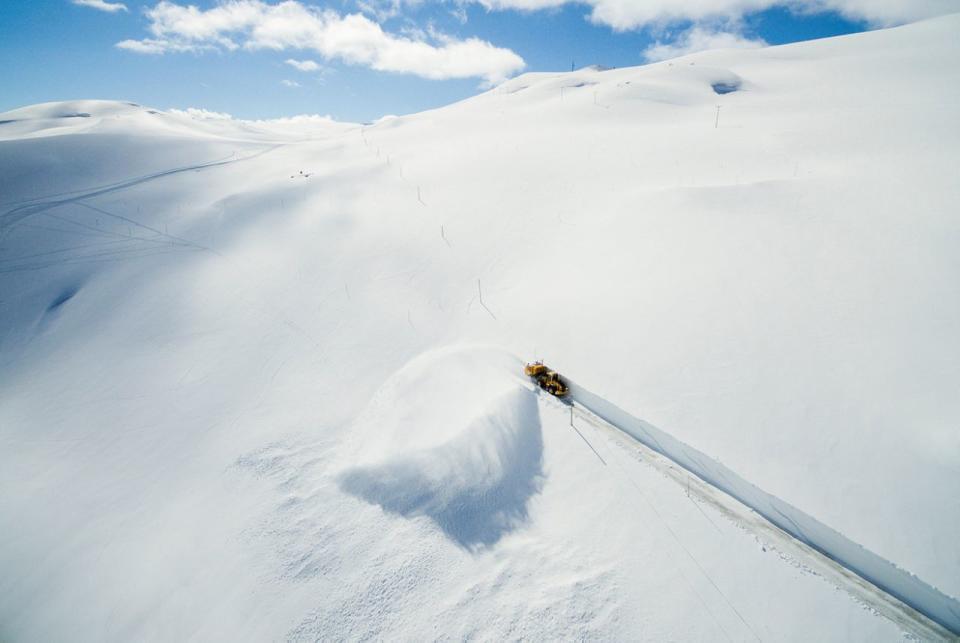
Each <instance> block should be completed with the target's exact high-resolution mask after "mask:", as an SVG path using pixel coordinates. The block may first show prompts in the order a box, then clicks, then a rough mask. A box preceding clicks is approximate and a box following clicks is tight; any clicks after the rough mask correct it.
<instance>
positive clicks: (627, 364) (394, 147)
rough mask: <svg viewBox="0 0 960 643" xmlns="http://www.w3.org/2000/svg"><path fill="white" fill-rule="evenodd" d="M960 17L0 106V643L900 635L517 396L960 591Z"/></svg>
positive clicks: (671, 487)
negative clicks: (129, 99)
mask: <svg viewBox="0 0 960 643" xmlns="http://www.w3.org/2000/svg"><path fill="white" fill-rule="evenodd" d="M958 28H960V17H958V16H948V17H945V18H941V19H937V20H932V21H927V22H923V23H918V24H915V25H910V26H906V27H901V28H897V29H891V30H886V31H877V32H871V33H866V34H859V35H855V36H849V37H843V38H836V39H830V40H824V41H817V42H810V43H802V44H796V45H790V46H784V47H775V48H770V49H764V50H753V51H718V52H707V53H702V54H695V55H692V56H688V57H685V58H680V59H677V60H673V61H667V62H663V63H658V64H655V65H649V66H645V67H639V68H629V69H618V70H609V71H596V70H584V71H580V72H573V73H564V74H527V75H524V76H521V77H518V78H515V79H513V80H511V81H509V82H507V83H505V84H504V85H502V86H501V87H498V88H496V89H494V90H491V91H489V92H487V93H485V94H483V95H480V96H478V97H475V98H473V99H470V100H467V101H463V102H461V103H458V104H455V105H451V106H449V107H446V108H443V109H438V110H433V111H430V112H425V113H422V114H416V115H411V116H404V117H396V118H388V119H382V120H381V121H378V122H377V123H375V124H373V125H369V126H360V125H350V124H341V123H334V122H331V121H328V120H325V119H294V120H291V121H287V122H282V123H277V122H238V121H232V120H224V119H200V118H192V117H190V116H189V115H185V114H182V113H179V114H178V113H163V112H156V111H155V110H150V109H147V108H144V107H140V106H135V105H130V104H124V103H114V102H102V101H78V102H72V103H55V104H46V105H40V106H33V107H27V108H23V109H20V110H15V111H13V112H8V113H6V114H0V123H2V124H0V445H2V448H0V488H2V489H3V493H2V494H0V527H2V528H0V571H2V572H3V573H2V575H0V639H3V640H7V639H12V640H45V639H49V640H54V639H56V640H62V639H65V638H70V639H76V638H81V639H88V640H105V639H106V640H128V639H141V640H142V639H147V640H169V639H183V638H189V637H194V638H198V639H211V638H213V639H227V638H242V639H250V640H262V639H275V638H284V637H289V638H296V639H315V638H321V637H322V638H339V637H351V638H353V637H356V638H360V637H380V638H401V639H422V638H435V637H445V636H449V637H457V638H459V637H462V636H474V637H479V638H487V639H501V638H520V637H526V638H571V637H605V638H622V639H646V640H663V639H698V640H716V639H722V638H728V639H732V640H747V639H754V638H761V639H762V640H831V639H833V640H851V639H852V640H877V639H895V638H897V637H898V635H899V629H898V628H897V626H896V625H894V624H893V623H891V622H890V621H888V620H885V619H883V618H881V617H878V616H876V615H875V614H873V613H872V612H870V611H869V610H865V609H863V608H862V607H861V605H860V604H858V603H857V602H855V601H854V600H852V599H851V598H850V597H849V596H848V595H847V594H845V593H844V592H838V591H836V590H835V589H834V587H833V586H832V585H830V584H829V583H828V582H824V580H823V579H821V578H819V577H817V576H815V575H813V574H811V573H809V570H807V569H806V568H805V567H804V566H803V565H802V564H801V563H797V562H796V561H794V563H795V564H793V565H791V564H790V561H789V560H787V561H785V560H783V559H782V558H781V556H779V555H778V554H777V553H776V552H775V551H774V550H772V549H770V548H765V547H763V546H760V545H758V541H757V540H756V538H755V536H754V535H753V534H752V533H750V532H749V531H743V530H741V529H740V528H738V527H737V526H736V525H735V524H733V523H731V522H730V521H729V520H727V519H725V518H724V517H723V516H720V515H719V514H715V513H711V511H712V510H711V509H710V508H708V507H707V508H704V507H700V506H699V505H698V504H697V503H696V502H695V501H692V500H691V499H690V498H689V497H687V495H686V494H685V492H684V490H683V489H682V488H679V487H678V486H677V485H676V484H674V482H673V481H671V480H667V479H665V478H663V476H661V475H660V474H659V473H657V471H656V470H655V469H654V468H651V467H649V466H647V465H646V464H645V463H643V462H638V461H637V460H636V459H635V458H633V457H632V456H631V455H630V453H629V452H628V451H625V450H624V449H623V448H622V447H621V446H619V445H618V443H617V442H616V441H614V440H610V439H608V438H606V437H604V435H603V434H602V433H600V432H591V430H590V429H589V428H588V427H586V428H584V430H585V431H586V433H585V435H586V437H588V438H589V439H591V440H593V441H594V442H595V447H596V448H597V451H598V453H600V454H601V456H602V457H603V458H604V460H606V461H608V462H607V464H606V465H604V464H602V463H601V462H600V461H599V459H598V458H597V457H596V456H595V454H594V453H592V452H591V451H590V449H588V448H587V446H586V445H585V444H584V443H583V441H582V440H581V439H580V437H579V436H578V435H577V434H576V433H575V432H573V431H572V430H571V429H570V427H569V418H568V416H567V414H566V412H565V410H564V409H562V408H559V407H557V406H556V405H552V404H550V403H549V401H545V400H538V398H535V397H533V396H532V394H530V393H529V391H527V389H526V388H524V384H523V382H522V381H521V380H520V379H519V377H518V373H519V371H520V365H521V361H520V360H521V359H530V358H533V357H544V358H546V359H547V360H548V363H550V364H551V365H552V366H554V367H557V368H559V369H560V370H561V372H565V373H569V374H570V375H571V376H572V377H574V378H575V379H576V380H577V381H578V382H580V383H582V384H584V385H585V386H588V387H589V388H590V389H591V390H592V391H594V392H597V393H600V394H602V395H603V396H604V397H605V398H607V399H609V400H611V401H613V402H614V403H615V404H617V405H618V406H620V407H621V408H623V409H626V410H628V411H630V412H632V413H635V414H637V415H639V416H641V417H643V418H645V419H647V420H649V421H650V422H652V423H654V424H655V425H656V426H658V427H660V428H662V429H663V430H666V431H668V432H670V433H671V434H672V435H674V436H675V437H677V438H678V439H680V440H682V441H683V442H685V443H687V444H689V445H691V446H693V447H695V448H696V449H698V450H700V451H702V452H704V453H707V454H710V455H712V456H714V457H716V458H718V459H720V460H721V461H722V462H723V463H724V464H725V465H726V466H727V467H729V468H730V469H732V470H734V471H736V472H738V473H739V474H740V475H741V476H743V477H744V478H746V479H747V480H750V481H751V482H753V483H754V484H756V485H758V486H760V487H761V488H763V489H764V490H765V491H767V492H769V493H771V494H774V495H775V496H777V497H779V498H782V499H783V500H785V501H786V502H789V503H791V504H792V505H794V506H796V507H798V508H800V509H801V510H803V511H805V512H806V513H808V514H810V515H812V516H815V517H816V518H817V519H819V520H820V521H822V522H824V523H825V524H827V525H830V526H831V527H833V528H835V529H836V530H838V531H840V532H841V533H843V534H844V535H845V536H847V537H848V538H850V539H851V540H853V541H854V542H857V543H860V544H862V545H864V546H865V547H867V548H869V549H871V550H872V551H874V552H876V553H877V554H879V555H881V556H883V557H884V558H886V559H888V560H890V561H892V562H894V563H896V564H897V565H899V566H901V567H903V568H906V569H908V570H910V571H911V572H913V573H915V574H917V575H918V576H920V577H921V578H922V579H924V580H925V581H927V582H929V583H931V584H933V585H935V586H937V587H938V588H939V589H940V590H942V591H944V592H946V593H948V594H952V595H954V596H957V595H960V580H958V579H960V548H958V547H957V545H956V543H957V542H958V541H960V495H958V494H957V493H956V490H957V488H960V435H958V432H957V430H956V427H957V426H958V424H960V402H958V399H957V396H956V391H957V390H958V388H960V335H958V333H957V329H958V328H960V299H958V297H957V296H956V293H957V292H958V291H960V277H958V276H960V253H958V252H957V242H958V238H960V234H958V233H960V217H958V215H957V212H958V206H960V182H958V181H957V180H956V168H957V167H958V166H960V123H958V121H957V119H956V113H957V107H958V104H960V100H958V99H960V82H958V81H960V77H958V76H960V72H958V71H957V70H958V66H957V63H958V59H960V44H958V41H957V39H956V37H955V34H956V33H957V30H958ZM730 90H734V91H730ZM718 106H719V109H718ZM494 347H495V348H494Z"/></svg>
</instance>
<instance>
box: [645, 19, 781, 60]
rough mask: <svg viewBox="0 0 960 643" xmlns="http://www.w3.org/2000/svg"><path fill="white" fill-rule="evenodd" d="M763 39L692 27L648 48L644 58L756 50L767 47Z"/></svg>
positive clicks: (663, 58) (731, 32)
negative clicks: (665, 41)
mask: <svg viewBox="0 0 960 643" xmlns="http://www.w3.org/2000/svg"><path fill="white" fill-rule="evenodd" d="M766 46H767V43H766V42H765V41H764V40H762V39H759V38H758V39H753V38H747V37H745V36H743V35H741V34H739V33H735V32H733V31H721V30H716V31H714V30H712V29H709V28H706V27H699V26H696V27H691V28H690V29H687V30H686V31H684V32H682V33H681V34H680V35H679V36H678V37H676V38H675V39H674V40H673V41H672V42H668V43H664V42H660V41H657V42H656V43H655V44H653V45H651V46H650V47H647V49H646V50H644V52H643V57H644V59H646V60H647V61H650V62H653V61H656V60H667V59H668V58H677V57H678V56H685V55H687V54H692V53H694V52H697V51H705V50H707V49H756V48H758V47H766Z"/></svg>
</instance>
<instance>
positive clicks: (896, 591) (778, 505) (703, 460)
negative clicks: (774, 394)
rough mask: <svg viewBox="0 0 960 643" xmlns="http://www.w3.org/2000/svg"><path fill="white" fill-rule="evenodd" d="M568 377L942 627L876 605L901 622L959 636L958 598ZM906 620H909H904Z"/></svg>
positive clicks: (655, 440) (581, 397)
mask: <svg viewBox="0 0 960 643" xmlns="http://www.w3.org/2000/svg"><path fill="white" fill-rule="evenodd" d="M568 382H569V384H570V396H571V399H572V400H573V401H574V402H575V403H576V404H577V405H579V406H582V407H583V408H585V409H586V410H588V411H589V412H591V413H592V414H593V415H595V416H596V417H597V418H599V419H601V420H603V421H604V422H606V423H608V424H609V425H610V426H612V427H614V428H616V429H619V430H620V431H623V432H624V433H626V434H627V435H629V436H630V437H632V438H634V439H635V440H637V441H638V442H640V443H641V444H642V445H644V446H645V447H647V448H649V449H652V450H653V451H655V452H656V453H659V454H660V455H662V456H665V457H667V458H669V459H670V460H671V461H673V462H675V463H676V464H678V465H680V466H681V467H683V468H684V469H685V470H687V471H689V472H690V473H692V474H694V475H696V476H697V477H698V478H700V479H701V480H703V481H704V482H706V483H708V484H710V485H712V486H713V487H715V488H716V489H719V490H720V491H723V492H724V493H726V494H728V495H729V496H731V497H732V498H734V499H736V500H738V501H739V502H741V503H743V504H744V505H745V506H747V507H749V508H750V509H752V510H754V511H756V512H757V513H758V514H760V515H761V516H763V518H765V519H766V520H768V521H770V522H771V523H773V524H774V525H776V526H777V527H778V528H779V529H781V530H783V531H784V532H786V533H787V534H789V535H790V536H792V537H793V538H795V539H797V540H798V541H800V542H801V543H803V544H804V545H807V546H808V547H810V548H812V549H813V550H815V551H817V552H819V553H820V554H823V555H824V556H826V557H828V558H829V559H831V560H833V561H835V562H836V563H838V564H840V565H841V566H843V567H844V568H846V569H848V570H850V571H852V572H854V573H855V574H857V575H858V576H860V577H861V578H863V579H865V580H867V581H869V582H870V583H872V584H873V585H875V586H876V587H878V588H879V589H881V590H882V591H883V592H885V593H887V594H889V595H890V596H891V597H893V598H895V599H897V600H898V601H900V602H902V603H903V604H905V605H907V606H909V607H910V608H912V609H913V610H916V611H917V612H919V613H920V614H922V615H923V616H926V617H927V618H929V619H930V620H932V621H933V622H934V623H935V624H936V625H939V626H941V627H942V628H945V629H941V628H938V627H936V626H934V627H930V626H929V625H924V624H923V622H922V620H921V619H916V618H915V619H909V616H908V617H907V618H908V619H909V620H908V621H906V622H904V621H903V619H902V613H903V610H898V609H896V608H894V609H893V610H891V609H890V608H889V607H888V606H883V607H882V608H881V610H882V611H883V612H884V613H885V615H887V616H888V617H890V618H892V619H893V620H896V621H899V622H901V624H903V625H905V626H907V627H910V626H911V625H913V628H914V629H915V628H918V627H919V629H920V630H921V632H922V633H924V634H930V633H933V634H936V635H938V636H941V637H949V636H950V634H951V633H952V634H953V635H956V636H960V602H958V601H957V600H956V599H954V598H951V597H949V596H947V595H945V594H943V593H942V592H940V591H938V590H937V589H936V588H934V587H931V586H930V585H929V584H927V583H925V582H923V580H921V579H920V578H918V577H916V576H915V575H913V574H911V573H910V572H908V571H906V570H903V569H900V568H899V567H897V566H896V565H894V564H893V563H891V562H890V561H887V560H884V559H883V558H881V557H880V556H877V555H876V554H875V553H873V552H871V551H870V550H868V549H865V548H864V547H862V546H861V545H859V544H857V543H854V542H852V541H851V540H850V539H848V538H847V537H845V536H844V535H843V534H840V533H838V532H837V531H835V530H833V529H831V528H830V527H828V526H827V525H824V524H823V523H821V522H820V521H818V520H817V519H816V518H813V517H812V516H809V515H807V514H805V513H804V512H802V511H800V510H799V509H797V508H796V507H793V506H791V505H790V504H788V503H786V502H784V501H783V500H781V499H780V498H777V497H775V496H772V495H770V494H769V493H766V492H765V491H763V490H762V489H760V488H758V487H756V486H755V485H753V484H751V483H749V482H747V481H746V480H744V479H743V478H742V477H740V476H739V475H738V474H736V473H735V472H734V471H731V470H730V469H729V468H728V467H725V466H724V465H723V464H721V463H720V462H718V461H716V460H714V459H713V458H710V457H709V456H707V455H705V454H703V453H701V452H699V451H697V450H696V449H694V448H692V447H690V446H689V445H686V444H684V443H683V442H681V441H679V440H677V439H676V438H674V437H673V436H671V435H670V434H669V433H667V432H665V431H662V430H661V429H658V428H657V427H655V426H653V425H652V424H650V423H649V422H645V421H643V420H641V419H639V418H637V417H634V416H633V415H631V414H629V413H627V412H626V411H624V410H622V409H620V408H619V407H617V406H616V405H614V404H612V403H610V402H609V401H607V400H605V399H603V398H602V397H600V396H598V395H596V394H595V393H592V392H590V391H589V390H587V389H585V388H584V387H582V386H580V385H579V384H576V383H574V382H572V381H570V380H568ZM865 600H868V601H869V602H870V603H873V604H876V602H877V601H876V600H875V599H866V598H865ZM881 600H882V599H881ZM911 620H912V621H913V623H910V621H911Z"/></svg>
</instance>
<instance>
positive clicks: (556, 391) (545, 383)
mask: <svg viewBox="0 0 960 643" xmlns="http://www.w3.org/2000/svg"><path fill="white" fill-rule="evenodd" d="M523 372H524V373H525V374H526V375H527V376H528V377H530V378H532V379H533V381H534V382H536V383H537V386H539V387H540V388H542V389H543V390H544V391H546V392H547V393H549V394H550V395H553V396H555V397H564V396H565V395H567V394H568V393H569V392H570V387H569V386H567V383H566V382H564V381H563V380H562V379H561V378H560V374H559V373H557V372H556V371H552V370H550V369H549V368H547V366H546V365H545V364H544V363H543V362H534V363H533V364H527V365H526V366H525V367H524V368H523Z"/></svg>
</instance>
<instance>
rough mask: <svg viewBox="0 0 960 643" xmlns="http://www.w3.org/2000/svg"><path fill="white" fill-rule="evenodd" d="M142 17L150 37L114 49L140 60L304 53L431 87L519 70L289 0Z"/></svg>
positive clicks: (502, 59) (512, 61) (486, 50)
mask: <svg viewBox="0 0 960 643" xmlns="http://www.w3.org/2000/svg"><path fill="white" fill-rule="evenodd" d="M146 15H147V18H148V19H149V20H150V26H149V31H150V35H151V37H149V38H145V39H142V40H124V41H123V42H120V43H117V47H120V48H121V49H127V50H129V51H134V52H137V53H144V54H162V53H167V52H180V51H202V50H205V49H222V50H235V49H240V48H243V49H247V50H258V49H270V50H274V51H286V50H301V51H303V50H310V51H314V52H316V53H318V54H319V55H320V56H322V57H323V58H324V59H326V60H334V59H335V60H342V61H344V62H346V63H348V64H353V65H362V66H366V67H370V68H372V69H376V70H379V71H389V72H399V73H408V74H415V75H417V76H421V77H423V78H430V79H438V80H439V79H447V78H482V79H484V80H485V81H486V82H487V83H494V82H498V81H500V80H503V79H505V78H507V77H508V76H510V75H511V74H513V73H516V72H517V71H519V70H521V69H522V68H523V67H524V66H525V63H524V61H523V59H522V58H521V57H520V56H518V55H517V54H516V53H514V52H513V51H511V50H509V49H504V48H501V47H496V46H494V45H492V44H491V43H489V42H487V41H485V40H481V39H479V38H467V39H465V40H460V39H456V38H453V37H449V36H444V37H442V38H439V39H438V38H433V39H429V38H428V37H422V36H408V35H396V34H391V33H388V32H386V31H384V30H383V29H382V28H381V27H380V25H379V24H377V23H376V22H374V21H372V20H371V19H370V18H368V17H367V16H364V15H362V14H359V13H354V14H348V15H340V14H338V13H337V12H335V11H333V10H330V9H319V8H316V7H312V6H308V5H304V4H302V3H300V2H298V1H297V0H284V1H283V2H280V3H279V4H268V3H266V2H263V1H262V0H230V1H229V2H225V3H223V4H219V5H216V6H214V7H213V8H211V9H206V10H204V9H198V8H197V7H195V6H193V5H179V4H177V3H175V2H170V1H169V0H163V1H162V2H160V3H158V4H157V5H155V6H154V7H153V8H151V9H149V10H147V12H146ZM291 60H292V59H291Z"/></svg>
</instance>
